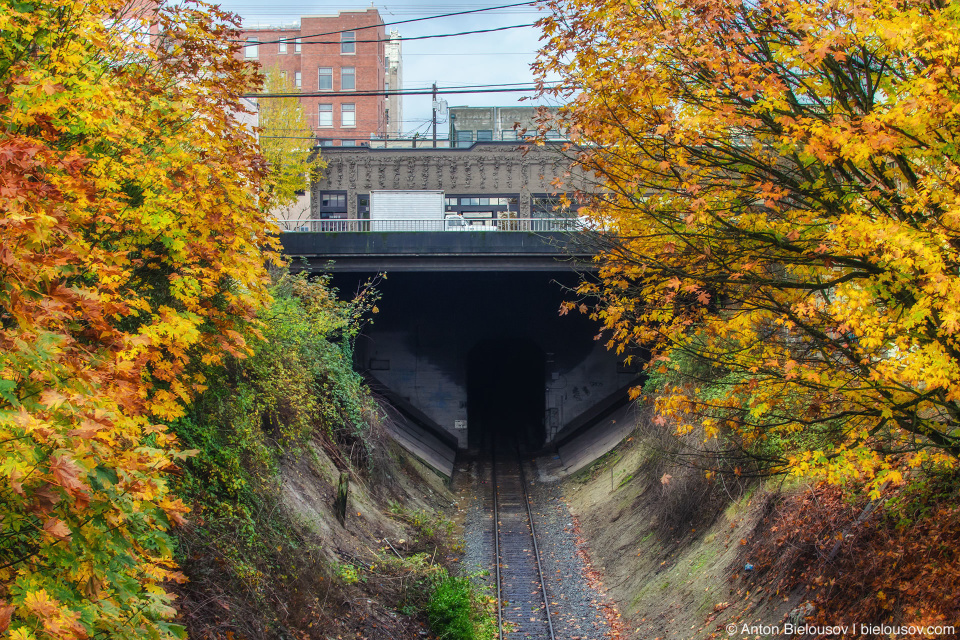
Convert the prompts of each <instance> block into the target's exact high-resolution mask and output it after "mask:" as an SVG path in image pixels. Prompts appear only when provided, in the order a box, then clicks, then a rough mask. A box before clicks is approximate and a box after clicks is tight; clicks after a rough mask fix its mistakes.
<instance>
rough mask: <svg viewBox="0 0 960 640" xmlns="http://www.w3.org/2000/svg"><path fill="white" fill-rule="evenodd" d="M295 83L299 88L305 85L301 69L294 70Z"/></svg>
mask: <svg viewBox="0 0 960 640" xmlns="http://www.w3.org/2000/svg"><path fill="white" fill-rule="evenodd" d="M293 84H294V86H296V87H297V89H299V88H301V87H302V86H303V74H301V73H300V72H299V71H294V72H293Z"/></svg>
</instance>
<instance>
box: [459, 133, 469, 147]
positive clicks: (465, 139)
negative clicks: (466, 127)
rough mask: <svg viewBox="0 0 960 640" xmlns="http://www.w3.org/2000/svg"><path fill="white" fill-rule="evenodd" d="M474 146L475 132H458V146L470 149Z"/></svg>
mask: <svg viewBox="0 0 960 640" xmlns="http://www.w3.org/2000/svg"><path fill="white" fill-rule="evenodd" d="M471 144H473V131H457V146H458V147H469V146H470V145H471Z"/></svg>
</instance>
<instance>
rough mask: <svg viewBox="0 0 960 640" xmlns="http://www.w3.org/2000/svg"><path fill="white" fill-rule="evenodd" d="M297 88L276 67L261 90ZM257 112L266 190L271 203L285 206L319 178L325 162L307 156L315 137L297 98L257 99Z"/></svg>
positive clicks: (268, 74) (286, 90)
mask: <svg viewBox="0 0 960 640" xmlns="http://www.w3.org/2000/svg"><path fill="white" fill-rule="evenodd" d="M299 91H300V90H299V89H297V87H295V86H294V84H293V81H292V80H291V79H290V78H288V77H286V76H284V75H281V71H280V68H279V67H274V68H272V69H270V70H269V71H267V75H266V78H265V81H264V85H263V92H264V93H298V92H299ZM259 114H260V148H261V149H262V151H263V157H264V159H265V160H266V161H267V162H268V163H269V165H270V178H271V180H270V192H271V195H272V196H273V201H274V203H275V204H278V205H280V206H287V205H290V204H292V203H293V202H294V201H295V200H296V198H297V192H298V191H303V190H305V189H307V188H308V187H309V185H310V181H311V180H315V179H317V178H319V177H320V171H321V170H322V169H323V168H324V167H326V163H325V162H323V161H322V160H320V159H319V158H315V159H314V160H312V161H311V159H310V154H311V151H312V149H313V145H314V138H315V137H314V135H313V132H312V131H311V130H310V127H309V126H307V119H306V116H305V115H304V113H303V106H302V105H301V104H300V101H299V100H290V99H287V98H260V100H259Z"/></svg>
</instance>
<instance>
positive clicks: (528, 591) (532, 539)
mask: <svg viewBox="0 0 960 640" xmlns="http://www.w3.org/2000/svg"><path fill="white" fill-rule="evenodd" d="M491 460H492V464H491V484H492V485H493V522H494V557H495V564H496V584H497V625H498V629H499V638H500V640H503V638H504V623H506V624H507V625H508V626H509V627H511V628H510V630H509V634H510V637H515V638H537V639H538V640H554V633H553V620H552V619H551V617H550V602H549V598H548V596H547V589H546V585H545V583H544V579H543V569H542V568H541V565H540V549H539V548H538V546H537V530H536V527H535V526H534V523H533V513H532V512H531V509H530V499H529V497H528V495H527V482H526V477H525V475H524V473H523V462H522V461H521V460H520V456H519V454H507V455H506V456H503V454H502V452H501V457H498V456H497V452H496V451H493V452H492V454H491Z"/></svg>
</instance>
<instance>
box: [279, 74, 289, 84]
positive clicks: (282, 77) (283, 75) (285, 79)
mask: <svg viewBox="0 0 960 640" xmlns="http://www.w3.org/2000/svg"><path fill="white" fill-rule="evenodd" d="M280 82H282V83H283V84H287V72H286V71H281V72H280Z"/></svg>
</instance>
